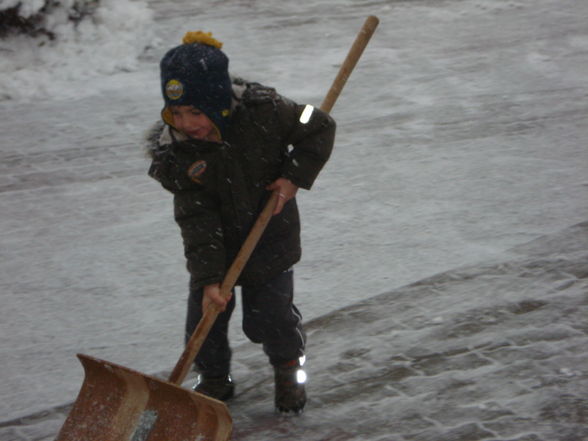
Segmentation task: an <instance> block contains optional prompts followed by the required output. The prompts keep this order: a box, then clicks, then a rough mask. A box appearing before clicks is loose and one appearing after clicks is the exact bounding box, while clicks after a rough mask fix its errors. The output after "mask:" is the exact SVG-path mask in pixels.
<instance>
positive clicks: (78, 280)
mask: <svg viewBox="0 0 588 441" xmlns="http://www.w3.org/2000/svg"><path fill="white" fill-rule="evenodd" d="M151 5H152V7H153V8H154V9H155V16H156V22H155V24H154V27H155V31H156V34H157V35H158V36H159V37H160V38H161V40H162V45H161V46H160V47H155V48H153V49H152V50H151V52H150V53H149V54H147V55H146V57H145V58H144V59H143V60H142V62H141V63H140V66H141V69H140V70H139V71H136V72H127V73H120V74H116V75H111V76H108V77H98V78H96V77H93V78H91V79H90V80H89V81H85V80H84V78H83V77H81V78H80V77H75V75H74V74H75V72H73V73H72V79H71V80H69V81H63V82H59V83H58V85H59V84H66V85H67V88H68V90H67V91H64V92H67V93H64V94H63V95H60V94H58V93H57V94H55V96H50V97H46V96H45V97H42V98H39V99H38V100H35V101H34V102H19V101H4V102H0V112H1V114H2V118H0V141H1V150H0V290H1V291H0V292H1V295H2V308H0V334H1V335H2V339H1V340H0V359H1V360H2V362H1V363H2V365H1V370H0V376H1V380H2V381H1V382H0V396H2V401H1V402H0V421H2V422H3V423H0V429H1V432H0V440H1V441H21V440H26V441H32V440H45V439H50V438H51V435H52V434H54V433H56V431H57V430H58V428H59V427H60V425H61V422H62V421H63V416H64V412H66V409H67V404H65V403H69V402H71V401H72V400H73V399H75V396H76V393H77V391H78V390H79V387H80V385H81V383H82V371H81V366H80V364H79V363H78V361H77V359H76V358H75V353H76V352H83V353H88V354H90V355H94V356H96V357H100V358H104V359H106V360H109V361H112V362H115V363H120V364H123V365H125V366H129V367H131V368H133V369H136V370H139V371H141V372H145V373H153V372H162V371H164V370H165V369H169V367H170V365H172V364H173V362H174V361H175V359H176V358H177V357H178V356H179V353H180V351H181V347H180V345H181V341H182V338H181V337H182V321H183V317H184V314H185V305H184V302H185V297H186V285H187V275H186V272H185V270H184V259H183V256H182V252H181V242H180V237H179V234H178V230H177V227H176V226H175V225H174V223H173V219H172V211H171V198H170V195H168V194H166V193H165V192H164V191H163V190H161V188H159V187H158V185H157V184H156V183H155V182H153V181H151V180H149V179H148V178H147V177H146V169H147V166H148V164H147V161H146V160H145V158H143V156H142V152H141V151H140V147H139V144H140V137H141V134H142V132H143V130H145V129H146V128H147V126H149V125H150V124H151V122H152V121H154V120H155V119H156V118H157V116H158V112H159V108H160V106H161V99H160V97H159V84H158V79H157V60H158V58H159V56H160V55H161V53H162V52H163V50H164V49H165V48H167V47H169V46H171V45H172V44H176V43H177V42H178V41H179V39H180V38H181V36H182V34H183V32H184V31H185V30H188V29H195V28H204V29H205V30H211V31H213V32H214V34H215V35H216V36H217V37H218V38H219V39H221V40H223V41H224V42H225V47H224V48H225V50H226V51H227V53H228V54H229V56H230V57H231V65H232V66H233V68H234V71H235V72H236V73H238V74H240V75H243V76H244V77H246V78H250V79H253V80H258V81H261V82H264V83H267V84H269V85H273V86H276V87H277V88H278V90H280V91H281V92H282V93H284V94H285V95H288V96H290V97H292V98H294V99H296V100H298V101H301V102H310V103H313V104H319V103H320V101H321V100H322V97H323V96H324V94H325V93H326V90H327V88H328V86H329V84H330V81H332V79H333V78H334V76H335V73H336V69H337V65H338V64H339V63H340V62H341V60H342V59H343V57H344V55H345V53H346V50H347V49H348V47H349V45H350V44H351V41H352V40H353V37H354V34H355V32H356V31H357V30H358V29H359V27H360V25H361V23H362V22H363V20H364V18H365V17H366V16H367V15H369V14H375V15H377V16H379V17H380V20H381V23H380V26H379V28H378V30H377V32H376V34H375V36H374V39H373V40H372V42H371V43H370V46H369V47H368V49H367V51H366V53H365V54H364V57H363V59H362V60H361V61H360V63H359V64H358V67H357V68H356V71H355V72H354V74H353V76H352V77H351V79H350V81H349V82H348V84H347V86H346V89H345V91H344V93H343V94H342V96H341V98H340V100H339V102H338V103H337V105H336V106H335V109H334V112H333V113H334V116H335V118H336V119H337V121H338V123H339V126H338V135H337V145H336V149H335V152H334V155H333V157H332V159H331V161H330V162H329V164H327V166H326V168H325V170H324V171H323V172H322V174H321V176H320V177H319V180H318V181H317V184H316V186H315V188H313V190H312V191H311V192H308V193H306V192H305V193H302V194H301V195H300V205H301V210H302V216H303V243H304V257H303V260H302V261H301V263H300V264H299V265H297V267H296V274H297V276H296V277H297V282H296V283H297V294H296V296H297V303H298V305H299V307H300V308H301V310H302V312H303V314H304V315H305V317H306V319H307V321H309V328H310V330H311V336H310V337H311V338H310V342H309V343H310V345H311V347H310V350H311V354H310V357H309V369H310V371H311V383H310V388H311V402H310V403H309V409H308V412H307V413H306V415H305V416H304V417H303V418H302V419H293V420H287V421H284V422H282V424H283V425H284V427H285V428H284V429H283V430H284V431H285V432H284V434H280V433H279V432H278V429H274V428H272V427H268V429H267V430H270V431H271V430H275V431H274V434H273V438H272V435H268V436H267V437H266V438H267V439H278V438H279V437H282V439H288V433H290V434H292V433H297V432H292V431H294V430H298V429H296V427H299V430H300V431H301V432H299V433H297V435H299V437H300V438H304V439H313V438H312V436H315V439H321V438H320V437H321V436H324V437H325V438H324V439H329V437H330V438H331V439H332V440H345V439H353V437H354V436H356V435H354V433H355V432H358V433H359V432H361V433H362V435H357V439H369V438H366V436H367V435H366V434H365V433H364V432H366V430H367V429H366V426H364V425H363V423H362V421H363V420H367V421H371V422H372V423H373V422H374V420H372V419H370V418H372V416H373V418H375V419H376V420H377V424H376V423H373V424H372V426H373V432H370V433H373V434H374V435H373V439H379V440H380V441H382V440H387V441H390V440H391V441H394V440H395V439H399V440H402V438H400V436H403V437H404V438H405V439H407V440H420V439H423V440H431V441H433V440H434V441H439V440H444V439H446V440H447V441H449V440H459V441H462V440H463V441H470V440H476V439H493V437H494V438H495V439H500V440H509V441H510V440H517V441H538V440H540V441H556V440H557V441H560V440H561V441H584V440H582V438H581V435H582V432H581V430H582V425H584V426H585V425H586V421H585V418H586V403H585V401H584V400H585V397H586V396H587V395H588V392H587V391H586V384H585V378H586V368H585V366H586V360H585V359H584V360H583V361H582V360H581V358H582V357H583V354H584V352H583V351H585V350H586V346H587V345H586V341H585V340H583V338H584V336H585V334H586V328H585V324H583V323H584V322H585V317H586V297H585V296H586V287H585V272H584V273H583V272H582V271H583V270H582V268H583V265H585V262H586V256H585V255H583V254H582V251H581V250H582V249H584V250H585V249H586V239H585V237H586V230H585V226H583V225H584V224H581V223H582V222H586V220H587V219H588V194H587V191H588V179H587V177H586V169H587V165H588V149H586V139H588V105H587V100H586V97H587V96H588V63H587V62H586V47H587V44H588V34H587V28H586V22H587V21H588V2H585V1H584V0H575V1H569V2H561V1H560V0H536V1H533V2H525V1H517V0H510V1H497V0H471V1H459V0H439V1H437V0H435V1H432V0H429V1H427V0H422V1H421V0H414V1H394V2H390V1H372V2H365V4H364V3H361V2H338V1H334V0H310V1H309V2H281V3H279V5H277V4H276V2H270V1H269V0H268V1H256V2H250V1H232V2H217V3H215V5H216V7H214V8H210V7H207V6H199V5H198V4H196V3H195V2H193V1H191V0H190V1H187V0H186V1H179V0H178V1H174V2H167V1H153V2H151ZM4 60H5V59H3V61H4ZM57 61H58V60H57ZM81 63H83V60H81ZM49 73H50V72H48V76H47V78H46V81H47V82H51V81H52V78H51V76H50V75H49ZM62 80H63V78H62ZM72 96H76V98H75V99H72V98H71V97H72ZM64 97H66V98H68V99H63V98H64ZM571 225H582V226H579V227H576V228H575V229H574V228H572V229H571V230H566V228H567V227H569V226H571ZM558 232H561V234H560V235H558ZM538 238H542V239H538ZM564 238H565V240H563V239H564ZM535 239H537V240H539V242H532V241H533V240H535ZM574 241H575V242H577V244H578V246H582V247H583V248H574V247H573V243H574ZM562 242H563V243H564V244H566V246H565V247H563V246H562V247H561V248H560V245H562ZM570 242H571V244H570ZM525 243H530V244H533V243H535V248H534V249H535V251H538V250H539V251H540V252H539V253H538V252H533V253H531V252H530V248H528V249H527V251H524V252H522V253H521V254H519V255H517V254H515V253H513V252H510V251H508V250H513V249H517V248H516V247H517V246H522V244H525ZM529 246H530V245H529ZM455 268H458V269H457V270H455ZM435 274H442V275H441V276H434V275H435ZM429 277H432V278H429ZM421 280H424V281H423V282H418V281H421ZM403 286H405V288H401V287H403ZM385 292H391V293H390V294H386V295H383V296H382V297H375V298H374V296H375V295H378V294H381V293H385ZM372 298H374V299H377V302H376V300H370V299H372ZM362 301H365V303H361V302H362ZM358 302H359V303H358ZM374 302H376V303H374ZM378 302H382V304H381V305H378V304H377V303H378ZM346 306H349V308H350V309H343V310H342V311H340V312H333V311H338V310H339V309H340V308H342V307H346ZM380 310H381V311H382V314H381V315H380V314H379V312H380ZM363 311H365V312H363ZM517 311H518V312H519V313H517ZM523 312H524V313H523ZM362 314H365V315H362ZM362 317H367V318H368V319H369V320H370V321H373V328H372V329H371V330H370V329H369V327H366V326H367V325H366V324H365V323H363V322H362V321H361V320H360V321H359V322H358V321H357V320H358V319H359V318H362ZM582 320H583V321H584V322H583V321H582ZM233 323H234V325H233V328H232V329H231V333H232V341H233V342H234V344H235V346H237V350H236V355H237V358H236V360H235V363H236V365H235V376H236V377H237V379H238V380H239V381H240V386H241V391H242V395H241V397H239V398H238V399H237V401H236V402H235V404H234V405H233V409H234V416H235V418H236V435H237V436H239V437H241V439H247V437H249V439H258V440H259V439H261V438H256V436H255V435H253V434H249V435H247V430H248V429H247V428H248V427H254V426H255V424H257V423H256V421H258V420H259V421H267V418H269V417H267V415H268V413H267V412H268V409H269V408H270V407H271V406H270V403H271V399H270V398H268V397H269V393H270V383H267V382H266V379H267V378H269V373H268V370H267V369H268V367H267V366H266V365H265V361H264V359H263V356H261V355H260V353H259V349H258V348H255V349H253V348H252V347H251V346H249V345H247V344H244V343H245V342H244V339H243V336H242V333H241V332H240V329H239V326H238V323H239V316H238V314H237V315H236V317H235V318H234V321H233ZM370 325H372V324H371V323H370ZM372 334H373V335H372ZM325 342H326V343H325ZM576 361H578V363H576ZM580 361H582V362H581V363H580ZM335 366H338V367H339V368H340V369H338V370H335V369H334V367H335ZM449 368H450V369H451V370H447V369H449ZM249 374H251V375H249ZM260 375H261V377H262V378H261V379H260V381H262V383H260V385H259V387H254V386H255V385H256V384H257V383H255V380H254V378H258V377H259V376H260ZM386 378H389V379H391V380H394V381H382V380H381V379H386ZM378 379H380V380H378ZM347 380H350V381H347ZM355 380H357V383H355ZM487 383H489V385H488V384H487ZM336 386H337V387H336ZM364 389H365V391H366V392H365V393H364V392H363V390H364ZM380 389H381V393H380V394H379V393H378V391H379V390H380ZM258 391H259V392H258ZM338 391H339V392H338ZM367 391H370V393H368V392H367ZM337 393H340V396H339V395H337ZM437 396H439V399H437V398H436V397H437ZM370 397H371V398H370ZM582 397H584V398H582ZM339 399H340V400H341V401H340V402H339ZM256 400H259V401H256ZM252 403H253V404H252ZM446 403H447V405H445V404H446ZM392 404H393V405H392ZM60 406H64V407H60ZM60 409H62V410H60ZM380 409H382V413H379V410H380ZM368 411H369V412H368ZM417 411H421V413H420V414H419V415H420V416H419V417H417V416H415V417H412V416H411V415H416V414H417ZM355 412H357V413H355ZM509 412H510V413H509ZM503 413H504V414H503ZM502 414H503V415H502ZM27 415H32V416H30V417H26V416H27ZM357 415H361V418H360V417H358V416H357ZM370 415H371V416H370ZM324 418H326V420H324ZM460 418H463V419H462V420H460ZM484 418H487V419H488V422H487V420H485V419H484ZM543 420H546V421H547V423H546V424H545V425H543ZM272 421H273V420H272V419H270V420H269V422H268V423H267V424H269V426H271V424H272ZM325 421H326V422H325ZM401 421H402V422H403V424H404V426H402V424H401V423H400V422H401ZM492 421H493V422H501V421H502V422H506V423H507V424H506V426H508V427H505V428H504V430H499V427H498V424H491V422H492ZM343 422H345V424H344V423H343ZM389 422H390V423H389ZM518 423H520V428H517V427H518V426H517V424H518ZM298 425H300V426H298ZM379 426H382V428H381V429H379V428H378V427H379ZM529 426H533V428H530V427H529ZM535 426H536V427H535ZM257 429H259V426H258V427H257ZM559 429H561V430H559ZM254 430H255V429H254ZM280 430H281V429H280ZM329 430H331V432H329ZM337 430H338V431H339V432H337ZM288 431H290V432H288ZM313 431H316V435H312V434H313ZM397 433H398V434H399V435H398V437H396V435H395V434H397ZM488 433H490V435H488ZM492 433H495V434H496V435H492ZM459 436H461V437H462V438H459ZM476 436H477V437H478V438H476ZM395 437H396V438H395ZM419 437H420V438H419ZM402 441H403V440H402Z"/></svg>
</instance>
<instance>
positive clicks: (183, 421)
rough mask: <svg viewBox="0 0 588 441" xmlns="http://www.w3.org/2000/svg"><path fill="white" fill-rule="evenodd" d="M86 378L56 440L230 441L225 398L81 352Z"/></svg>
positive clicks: (230, 421) (229, 419)
mask: <svg viewBox="0 0 588 441" xmlns="http://www.w3.org/2000/svg"><path fill="white" fill-rule="evenodd" d="M78 358H79V359H80V361H81V362H82V365H83V366H84V371H85V379H84V383H83V384H82V388H81V390H80V393H79V395H78V398H77V400H76V402H75V403H74V405H73V408H72V410H71V412H70V414H69V416H68V417H67V419H66V420H65V423H64V424H63V427H62V428H61V431H60V432H59V435H58V436H57V438H56V440H55V441H227V440H229V439H230V436H231V431H232V420H231V415H230V414H229V411H228V409H227V406H226V405H225V404H224V403H222V402H221V401H218V400H215V399H213V398H210V397H207V396H204V395H202V394H199V393H196V392H193V391H190V390H186V389H183V388H181V387H179V386H177V385H175V384H173V383H170V382H168V381H164V380H159V379H157V378H154V377H151V376H148V375H144V374H142V373H140V372H137V371H133V370H131V369H128V368H126V367H124V366H120V365H116V364H114V363H110V362H108V361H103V360H99V359H96V358H93V357H89V356H87V355H82V354H78Z"/></svg>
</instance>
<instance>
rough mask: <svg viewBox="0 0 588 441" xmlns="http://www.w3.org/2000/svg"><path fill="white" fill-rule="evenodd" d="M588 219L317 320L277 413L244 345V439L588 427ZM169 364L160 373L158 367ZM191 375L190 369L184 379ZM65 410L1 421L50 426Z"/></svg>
mask: <svg viewBox="0 0 588 441" xmlns="http://www.w3.org/2000/svg"><path fill="white" fill-rule="evenodd" d="M587 316H588V223H584V224H580V225H576V226H574V227H571V228H568V229H566V230H564V231H562V232H560V233H559V234H555V235H552V236H547V237H542V238H540V239H537V240H535V241H532V242H530V243H528V244H525V245H522V246H519V247H517V248H515V249H513V250H511V259H510V260H507V261H494V262H488V263H487V264H484V265H476V266H470V267H463V268H459V269H456V270H453V271H450V272H446V273H442V274H438V275H436V276H433V277H430V278H428V279H425V280H422V281H420V282H417V283H414V284H411V285H408V286H406V287H403V288H400V289H397V290H395V291H392V292H390V293H386V294H382V295H379V296H376V297H373V298H371V299H368V300H365V301H362V302H359V303H357V304H355V305H351V306H349V307H346V308H343V309H341V310H339V311H335V312H333V313H330V314H328V315H325V316H323V317H321V318H319V319H316V320H313V321H311V322H310V323H308V326H307V328H308V330H309V341H310V345H309V348H308V364H307V366H308V373H309V378H310V381H309V383H308V391H309V395H310V400H309V403H308V406H307V410H306V412H305V413H304V414H303V415H302V416H298V417H281V416H276V415H274V414H273V413H272V402H273V401H272V400H273V395H272V394H273V382H272V373H271V371H270V369H269V368H268V366H267V364H266V363H265V362H264V361H263V360H262V358H263V357H260V348H259V347H258V346H254V345H252V344H249V343H247V344H244V345H242V346H240V347H238V348H236V351H235V367H234V372H235V380H236V381H237V384H238V390H237V397H236V398H235V399H234V400H233V401H231V402H230V404H229V408H230V411H231V415H232V417H233V420H234V436H233V439H234V440H235V441H245V440H250V441H270V440H278V439H283V440H305V441H347V440H357V441H361V440H363V441H369V440H373V441H384V440H386V441H477V440H486V441H585V440H587V439H588V368H587V366H588V325H587V322H586V317H587ZM162 375H164V373H162ZM187 386H189V382H187V383H186V387H187ZM68 410H69V407H68V406H61V407H57V408H54V409H47V410H46V411H44V412H41V413H38V414H36V415H32V416H30V417H28V418H22V419H17V420H13V421H9V422H5V423H2V424H0V439H2V440H6V441H20V440H23V441H24V440H26V441H32V440H36V441H48V440H51V439H53V436H54V435H55V434H56V432H57V431H58V429H59V428H60V427H61V424H62V422H63V419H64V418H65V416H66V415H67V412H68Z"/></svg>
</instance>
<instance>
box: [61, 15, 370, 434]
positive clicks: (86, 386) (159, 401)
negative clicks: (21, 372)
mask: <svg viewBox="0 0 588 441" xmlns="http://www.w3.org/2000/svg"><path fill="white" fill-rule="evenodd" d="M378 23H379V20H378V18H377V17H375V16H369V17H368V18H367V19H366V21H365V23H364V24H363V26H362V28H361V30H360V32H359V33H358V35H357V37H356V39H355V41H354V43H353V45H352V47H351V48H350V50H349V52H348V54H347V57H346V58H345V60H344V62H343V64H342V65H341V68H340V69H339V72H338V74H337V76H336V78H335V80H334V81H333V84H332V85H331V88H330V89H329V92H328V94H327V96H326V97H325V99H324V101H323V103H322V104H321V110H323V111H325V112H330V111H331V109H332V107H333V105H334V104H335V101H336V100H337V98H338V96H339V94H340V93H341V91H342V89H343V86H344V85H345V83H346V82H347V79H348V78H349V75H350V74H351V72H352V71H353V68H354V67H355V65H356V64H357V61H358V60H359V58H360V56H361V54H362V53H363V50H364V49H365V47H366V46H367V43H368V42H369V40H370V38H371V36H372V34H373V33H374V31H375V29H376V27H377V25H378ZM277 200H278V195H277V193H275V192H274V193H272V195H271V197H270V199H269V200H268V202H267V204H266V206H265V207H264V209H263V211H262V213H261V214H260V215H259V217H258V219H257V220H256V222H255V225H254V226H253V228H252V229H251V232H250V233H249V235H248V236H247V239H246V240H245V242H244V244H243V246H242V247H241V250H240V251H239V254H238V255H237V257H236V258H235V261H234V262H233V264H232V265H231V267H230V268H229V270H228V271H227V274H226V276H225V278H224V280H223V283H222V284H221V295H223V296H225V297H227V296H229V295H230V293H231V290H232V288H233V286H234V284H235V282H236V281H237V279H238V278H239V275H240V274H241V271H242V270H243V268H244V267H245V264H246V263H247V260H248V259H249V256H250V255H251V253H252V252H253V249H254V248H255V246H256V245H257V242H258V241H259V239H260V238H261V235H262V234H263V231H264V230H265V227H266V226H267V224H268V223H269V221H270V219H271V217H272V213H273V211H274V209H275V206H276V204H277ZM219 313H220V310H219V309H218V308H217V306H216V305H215V304H211V305H209V307H208V308H207V309H206V310H205V311H204V315H203V317H202V319H201V320H200V322H199V324H198V326H197V327H196V329H195V331H194V333H193V334H192V337H191V338H190V340H189V342H188V343H187V344H186V347H185V349H184V351H183V353H182V355H181V356H180V359H179V360H178V362H177V363H176V366H175V368H174V369H173V371H172V373H171V374H170V377H169V379H168V381H165V380H161V379H158V378H155V377H152V376H150V375H145V374H142V373H141V372H138V371H134V370H132V369H129V368H126V367H124V366H121V365H117V364H115V363H111V362H108V361H105V360H100V359H97V358H94V357H90V356H88V355H83V354H78V355H77V356H78V358H79V359H80V361H81V363H82V366H83V368H84V373H85V378H84V383H83V384H82V387H81V389H80V392H79V394H78V397H77V399H76V401H75V403H74V405H73V407H72V409H71V411H70V413H69V415H68V417H67V419H66V420H65V422H64V424H63V426H62V428H61V430H60V432H59V434H58V435H57V438H56V439H55V441H227V440H229V439H230V437H231V433H232V419H231V415H230V413H229V410H228V408H227V406H226V405H225V404H224V403H223V402H221V401H218V400H215V399H214V398H210V397H208V396H206V395H203V394H200V393H197V392H194V391H191V390H187V389H183V388H182V387H181V384H182V382H183V380H184V379H185V377H186V375H187V373H188V371H189V369H190V365H191V364H192V362H193V361H194V359H195V358H196V354H197V353H198V351H199V350H200V347H201V346H202V344H203V342H204V340H205V338H206V336H207V335H208V332H209V330H210V328H211V327H212V325H213V324H214V321H215V320H216V317H217V316H218V314H219Z"/></svg>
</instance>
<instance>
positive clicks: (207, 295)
mask: <svg viewBox="0 0 588 441" xmlns="http://www.w3.org/2000/svg"><path fill="white" fill-rule="evenodd" d="M230 299H231V296H229V298H227V299H224V298H223V297H222V296H221V295H220V283H214V284H212V285H206V286H205V287H204V295H203V296H202V310H203V311H205V310H206V308H208V305H210V304H211V303H214V304H215V305H217V306H218V308H219V310H220V311H221V312H223V311H224V310H225V309H226V307H227V303H229V300H230Z"/></svg>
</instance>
